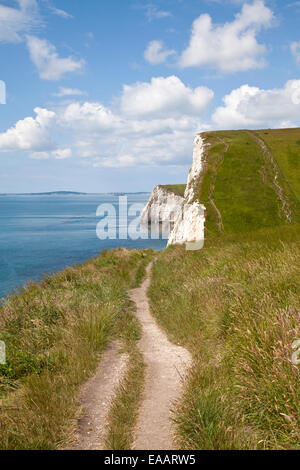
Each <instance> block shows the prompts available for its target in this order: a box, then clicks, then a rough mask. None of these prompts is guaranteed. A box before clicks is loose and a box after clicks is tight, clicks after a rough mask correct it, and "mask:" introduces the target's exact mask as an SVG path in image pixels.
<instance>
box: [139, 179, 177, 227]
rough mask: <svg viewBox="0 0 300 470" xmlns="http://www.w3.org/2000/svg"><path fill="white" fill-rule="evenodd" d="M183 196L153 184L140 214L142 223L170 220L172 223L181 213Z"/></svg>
mask: <svg viewBox="0 0 300 470" xmlns="http://www.w3.org/2000/svg"><path fill="white" fill-rule="evenodd" d="M183 201H184V198H183V197H181V196H178V195H177V194H175V193H173V192H172V191H171V190H169V189H167V188H165V187H162V186H155V188H154V189H153V191H152V194H151V196H150V198H149V201H148V203H147V205H146V207H145V209H144V210H143V212H142V214H141V223H142V224H150V223H153V224H156V223H162V222H170V224H173V223H174V222H175V220H177V219H178V216H179V214H180V213H181V206H182V203H183Z"/></svg>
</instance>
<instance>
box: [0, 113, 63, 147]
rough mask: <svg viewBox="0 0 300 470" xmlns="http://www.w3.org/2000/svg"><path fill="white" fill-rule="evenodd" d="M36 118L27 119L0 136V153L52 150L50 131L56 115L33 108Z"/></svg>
mask: <svg viewBox="0 0 300 470" xmlns="http://www.w3.org/2000/svg"><path fill="white" fill-rule="evenodd" d="M34 112H35V114H36V117H35V118H32V117H27V118H25V119H23V120H20V121H18V122H17V123H16V125H15V126H14V127H11V128H10V129H8V130H7V131H6V132H4V133H2V134H0V151H2V152H3V151H18V150H29V151H31V152H44V151H48V150H50V149H52V148H53V146H54V144H53V141H52V139H51V133H50V129H51V126H52V125H53V123H54V121H55V118H56V114H55V112H53V111H49V110H48V109H42V108H35V110H34Z"/></svg>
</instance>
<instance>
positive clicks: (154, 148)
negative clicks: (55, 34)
mask: <svg viewBox="0 0 300 470" xmlns="http://www.w3.org/2000/svg"><path fill="white" fill-rule="evenodd" d="M212 97H213V92H212V91H211V90H209V89H207V88H201V87H199V88H195V89H192V88H189V87H187V86H185V85H184V84H183V83H182V82H181V81H180V80H179V79H178V78H177V77H168V78H165V79H164V78H157V79H153V80H152V81H151V82H150V83H138V84H135V85H132V86H131V87H129V86H127V87H124V90H123V96H122V97H121V100H120V109H115V110H112V109H110V108H108V107H105V106H103V105H102V104H101V103H92V102H88V101H87V102H85V103H80V102H73V103H71V104H64V105H63V106H60V107H58V108H57V109H56V112H55V113H54V112H52V111H49V110H40V109H37V110H36V112H37V114H38V117H37V118H36V119H33V118H31V117H28V118H25V119H24V120H23V121H20V122H19V123H17V125H16V126H15V127H14V128H13V129H10V130H8V131H7V132H5V133H3V134H0V151H2V152H4V151H11V152H13V151H24V150H26V151H28V152H29V153H30V156H31V158H39V159H41V158H69V157H71V156H73V157H75V158H85V159H86V161H87V162H90V164H91V165H94V166H105V167H125V166H133V165H171V166H174V165H175V166H176V165H189V163H190V159H191V154H192V144H193V138H194V134H195V133H197V132H200V131H202V130H207V129H208V128H209V126H207V125H205V124H204V123H203V121H202V116H203V114H204V113H205V112H206V111H207V109H208V106H209V104H210V102H211V99H212ZM140 98H141V99H142V100H144V103H145V104H146V105H147V109H146V110H144V111H143V110H142V104H141V105H140V104H139V99H140ZM150 104H151V106H150ZM145 111H146V112H145ZM46 117H47V118H48V119H46ZM37 121H39V122H37ZM31 136H35V138H33V137H31ZM51 137H52V139H51ZM58 139H59V140H60V143H58V142H57V140H58ZM61 142H63V145H62V143H61Z"/></svg>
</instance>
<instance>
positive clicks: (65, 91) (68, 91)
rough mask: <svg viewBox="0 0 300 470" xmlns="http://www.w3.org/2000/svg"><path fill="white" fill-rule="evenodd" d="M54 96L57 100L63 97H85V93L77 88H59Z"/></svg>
mask: <svg viewBox="0 0 300 470" xmlns="http://www.w3.org/2000/svg"><path fill="white" fill-rule="evenodd" d="M53 95H54V96H58V97H59V98H61V97H63V96H76V95H77V96H79V95H86V92H85V91H82V90H78V89H77V88H64V87H60V88H59V91H58V92H57V93H53Z"/></svg>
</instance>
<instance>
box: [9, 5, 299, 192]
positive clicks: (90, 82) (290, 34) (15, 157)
mask: <svg viewBox="0 0 300 470" xmlns="http://www.w3.org/2000/svg"><path fill="white" fill-rule="evenodd" d="M299 21H300V2H299V1H293V0H291V1H290V2H289V1H282V0H266V1H263V0H248V1H239V0H228V1H217V0H202V1H200V0H161V1H158V0H156V1H154V0H153V1H147V0H145V1H134V0H132V1H131V0H85V1H84V2H83V1H82V0H16V1H14V0H7V1H4V0H0V57H1V68H0V80H2V82H5V84H6V104H0V192H2V193H3V192H40V191H55V190H75V191H86V192H108V191H144V190H145V191H150V190H151V189H152V187H153V186H154V185H156V184H167V183H182V182H185V181H186V178H187V172H188V169H189V167H190V166H191V161H192V147H193V137H194V135H195V134H196V133H197V132H201V131H203V130H208V129H240V128H264V127H272V128H277V127H295V126H299V124H300V76H299V72H300V33H299ZM0 90H1V87H0ZM2 90H3V86H2ZM1 96H2V98H1ZM1 99H2V101H4V97H3V93H2V95H1V91H0V101H1Z"/></svg>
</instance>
